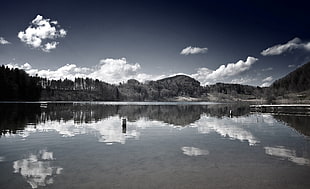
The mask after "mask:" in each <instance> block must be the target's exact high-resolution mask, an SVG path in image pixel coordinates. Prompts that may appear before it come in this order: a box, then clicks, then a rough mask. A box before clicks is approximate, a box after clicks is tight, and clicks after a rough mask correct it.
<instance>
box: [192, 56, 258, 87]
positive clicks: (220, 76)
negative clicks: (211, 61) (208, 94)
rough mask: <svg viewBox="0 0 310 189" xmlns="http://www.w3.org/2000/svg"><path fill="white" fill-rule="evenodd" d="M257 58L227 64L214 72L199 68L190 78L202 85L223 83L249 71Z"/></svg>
mask: <svg viewBox="0 0 310 189" xmlns="http://www.w3.org/2000/svg"><path fill="white" fill-rule="evenodd" d="M257 60H258V59H257V58H254V57H248V58H247V59H246V61H243V60H239V61H238V62H236V63H229V64H227V65H221V66H220V67H219V68H217V69H216V70H211V69H208V68H199V69H198V70H197V73H195V74H192V75H191V77H193V78H195V79H197V80H198V81H200V82H201V83H202V84H203V85H207V84H211V83H216V82H220V81H225V79H228V78H231V77H233V76H236V75H239V74H241V73H242V72H244V71H246V70H249V69H250V67H251V66H252V65H253V64H254V63H255V62H256V61H257Z"/></svg>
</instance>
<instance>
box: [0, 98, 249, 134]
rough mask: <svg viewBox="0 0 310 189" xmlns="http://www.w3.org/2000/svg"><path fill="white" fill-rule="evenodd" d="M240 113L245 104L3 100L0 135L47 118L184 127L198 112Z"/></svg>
mask: <svg viewBox="0 0 310 189" xmlns="http://www.w3.org/2000/svg"><path fill="white" fill-rule="evenodd" d="M230 111H232V116H242V115H245V114H248V113H249V107H248V105H242V106H237V105H236V104H228V105H227V104H217V105H184V104H183V105H102V104H89V103H49V104H47V105H45V106H40V104H39V103H7V104H6V103H4V104H0V129H1V135H4V134H6V133H12V134H14V133H16V131H17V130H23V129H24V128H25V127H26V126H27V125H29V124H33V125H36V124H38V123H45V122H47V121H58V122H60V121H62V122H67V121H72V120H73V121H74V123H76V124H81V123H92V122H98V121H100V120H103V119H107V118H109V117H112V116H119V117H124V118H127V119H128V121H130V122H134V121H137V120H139V119H141V118H146V119H149V120H154V121H162V122H164V123H168V124H172V125H177V126H186V125H189V124H191V123H194V122H195V121H197V120H199V119H200V118H201V115H203V114H206V115H208V116H212V117H217V118H222V117H230V116H231V115H230Z"/></svg>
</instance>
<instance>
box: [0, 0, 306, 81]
mask: <svg viewBox="0 0 310 189" xmlns="http://www.w3.org/2000/svg"><path fill="white" fill-rule="evenodd" d="M0 7H1V8H0V9H1V11H0V23H1V26H0V64H1V65H7V66H9V67H11V68H13V67H14V68H21V69H24V70H25V71H26V72H27V73H29V74H30V75H38V76H41V77H46V78H49V79H65V78H68V79H74V78H75V77H91V78H94V79H99V80H102V81H106V82H109V83H115V84H118V83H120V82H126V81H127V80H128V79H132V78H134V79H137V80H139V81H141V82H144V81H147V80H157V79H161V78H164V77H168V76H173V75H176V74H185V75H188V76H190V77H193V78H195V79H197V80H198V81H200V83H201V85H208V84H214V83H217V82H225V83H239V84H247V85H253V86H269V85H270V84H271V83H272V82H274V81H275V80H277V79H279V78H281V77H283V76H285V75H286V74H288V73H289V72H291V71H293V70H295V69H296V68H298V67H299V66H301V65H303V64H305V63H307V62H309V61H310V33H309V31H310V24H309V19H310V15H309V13H308V6H307V1H298V0H295V1H290V2H287V3H286V2H285V1H271V0H270V1H264V0H260V1H255V0H254V1H244V0H236V1H223V0H217V1H209V0H204V1H203V0H191V1H189V0H187V1H182V0H179V1H171V0H156V1H153V0H148V1H141V0H140V1H138V0H131V1H128V0H127V1H125V0H113V1H112V0H111V1H105V0H101V1H96V0H87V1H82V0H80V1H64V0H62V1H60V0H53V1H50V0H45V1H32V0H29V1H16V0H2V1H1V2H0Z"/></svg>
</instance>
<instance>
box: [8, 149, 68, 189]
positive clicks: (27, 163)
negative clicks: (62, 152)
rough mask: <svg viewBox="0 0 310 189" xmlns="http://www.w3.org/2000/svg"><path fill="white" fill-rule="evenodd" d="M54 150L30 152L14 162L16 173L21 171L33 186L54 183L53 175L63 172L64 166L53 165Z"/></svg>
mask: <svg viewBox="0 0 310 189" xmlns="http://www.w3.org/2000/svg"><path fill="white" fill-rule="evenodd" d="M52 160H54V158H53V152H48V151H46V150H45V149H43V150H40V151H39V153H38V154H36V155H34V154H30V155H29V157H28V158H26V159H21V160H17V161H14V162H13V168H14V173H20V174H21V175H22V176H23V177H24V178H25V179H26V181H27V182H28V183H29V184H30V185H31V187H32V188H38V187H39V186H46V185H47V184H52V183H53V182H54V181H53V176H55V175H59V174H61V171H62V169H63V168H61V167H53V166H51V165H50V164H51V161H52Z"/></svg>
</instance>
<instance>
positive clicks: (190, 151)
mask: <svg viewBox="0 0 310 189" xmlns="http://www.w3.org/2000/svg"><path fill="white" fill-rule="evenodd" d="M181 149H182V151H183V154H185V155H188V156H202V155H209V151H208V150H202V149H199V148H195V147H187V146H184V147H182V148H181Z"/></svg>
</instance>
